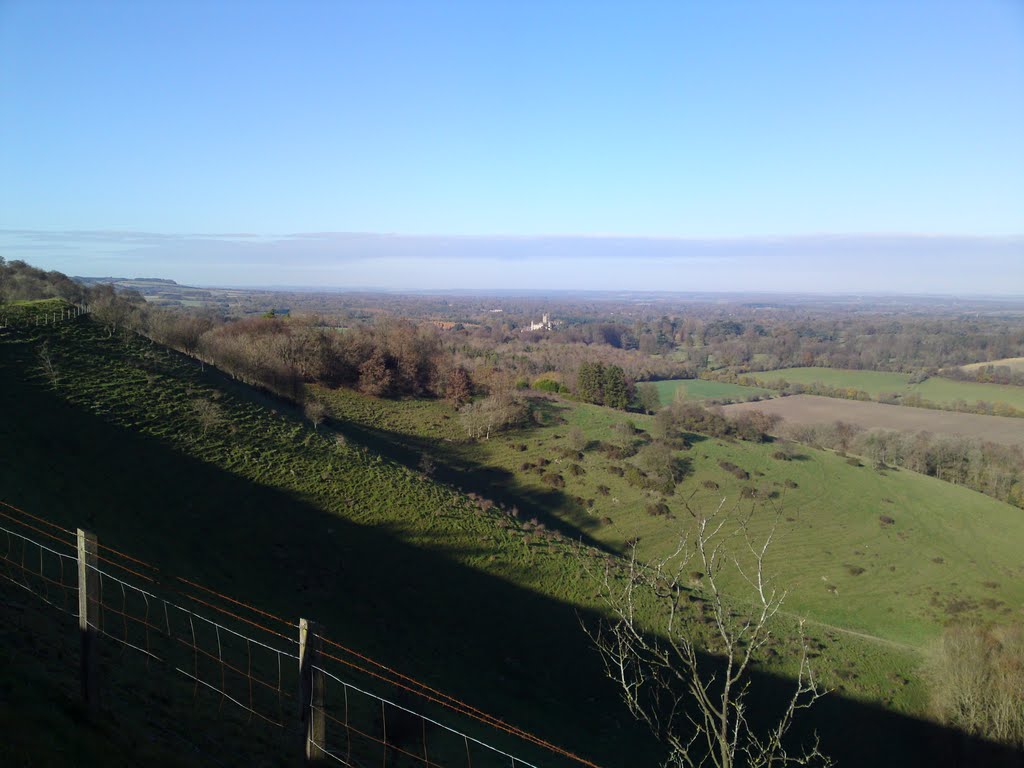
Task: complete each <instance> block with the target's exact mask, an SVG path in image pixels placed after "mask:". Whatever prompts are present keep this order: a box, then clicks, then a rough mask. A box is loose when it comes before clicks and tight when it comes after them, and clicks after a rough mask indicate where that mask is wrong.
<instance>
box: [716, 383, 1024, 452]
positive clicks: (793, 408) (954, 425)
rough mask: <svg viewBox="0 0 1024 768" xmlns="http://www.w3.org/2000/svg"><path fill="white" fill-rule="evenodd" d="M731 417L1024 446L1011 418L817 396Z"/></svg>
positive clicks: (748, 406) (762, 405)
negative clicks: (767, 416)
mask: <svg viewBox="0 0 1024 768" xmlns="http://www.w3.org/2000/svg"><path fill="white" fill-rule="evenodd" d="M725 410H726V412H727V413H729V414H733V415H735V414H737V413H742V412H744V411H751V410H758V411H762V412H764V413H771V414H777V415H779V416H781V417H782V418H783V419H785V420H786V421H788V422H790V423H792V424H827V423H831V422H834V421H845V422H849V423H850V424H856V425H857V426H859V427H864V428H865V429H896V430H902V431H911V432H917V431H921V430H924V431H928V432H934V433H935V434H942V435H963V436H964V437H976V438H981V439H984V440H989V441H991V442H994V443H1003V444H1004V445H1021V446H1024V424H1022V423H1021V420H1020V419H1017V418H1011V417H1007V416H982V415H978V414H973V413H954V412H951V411H937V410H931V409H928V408H911V407H908V406H903V405H885V404H883V403H869V402H864V401H860V400H841V399H837V398H832V397H819V396H817V395H793V396H791V397H780V398H776V399H774V400H765V401H762V402H758V403H738V404H736V405H729V406H726V408H725Z"/></svg>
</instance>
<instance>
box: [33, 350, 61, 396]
mask: <svg viewBox="0 0 1024 768" xmlns="http://www.w3.org/2000/svg"><path fill="white" fill-rule="evenodd" d="M36 358H37V359H38V360H39V369H40V370H41V371H42V372H43V375H44V376H46V378H47V380H48V381H49V382H50V385H51V386H52V387H54V388H56V386H57V384H58V383H59V382H60V371H59V370H58V369H57V361H56V360H54V357H53V353H52V352H51V351H50V347H49V345H48V344H47V343H46V342H45V341H44V342H43V343H42V344H40V345H39V348H38V349H37V350H36Z"/></svg>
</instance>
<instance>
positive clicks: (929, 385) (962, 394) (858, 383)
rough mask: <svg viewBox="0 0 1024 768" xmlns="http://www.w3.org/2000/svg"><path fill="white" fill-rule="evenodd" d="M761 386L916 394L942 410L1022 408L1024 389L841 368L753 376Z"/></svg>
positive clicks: (796, 370) (770, 372) (1023, 407)
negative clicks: (960, 403)
mask: <svg viewBox="0 0 1024 768" xmlns="http://www.w3.org/2000/svg"><path fill="white" fill-rule="evenodd" d="M752 375H753V376H754V377H755V378H756V379H757V380H758V381H759V382H761V383H763V384H766V385H767V384H772V383H775V382H778V381H780V380H784V381H788V382H790V383H793V384H805V385H810V384H815V383H819V382H820V383H822V384H825V385H826V386H829V387H849V388H851V389H855V390H861V391H862V392H866V393H867V394H868V395H869V396H870V397H872V398H874V399H877V398H878V397H879V396H882V395H890V394H895V395H898V396H901V397H904V396H907V395H917V396H919V397H921V398H922V399H924V400H928V401H931V402H933V403H936V404H937V405H939V406H941V407H943V408H953V407H954V405H955V403H956V401H958V400H960V401H963V402H965V403H970V404H973V403H975V402H979V401H983V402H987V403H1006V404H1007V405H1011V406H1013V407H1014V408H1018V409H1024V387H1014V386H1010V385H1007V384H978V383H977V382H971V381H954V380H953V379H944V378H942V377H939V376H933V377H931V378H929V379H925V380H924V381H922V382H921V383H919V384H911V383H910V375H909V374H905V373H887V372H884V371H851V370H844V369H841V368H782V369H779V370H776V371H764V372H761V373H756V374H752Z"/></svg>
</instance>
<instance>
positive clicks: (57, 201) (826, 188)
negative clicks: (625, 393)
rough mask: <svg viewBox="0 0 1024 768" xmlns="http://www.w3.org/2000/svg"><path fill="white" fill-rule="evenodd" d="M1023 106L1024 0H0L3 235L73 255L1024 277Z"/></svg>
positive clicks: (236, 272) (989, 284)
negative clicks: (861, 264)
mask: <svg viewBox="0 0 1024 768" xmlns="http://www.w3.org/2000/svg"><path fill="white" fill-rule="evenodd" d="M1021 137H1024V2H1020V0H964V1H963V2H941V1H939V0H930V1H928V2H912V1H911V0H906V1H902V0H901V1H900V2H882V1H881V0H865V1H864V2H856V3H854V2H849V3H846V2H843V3H831V2H817V1H815V2H774V3H766V2H714V3H712V2H671V3H669V2H666V3H649V4H648V3H634V2H631V3H624V2H623V3H603V2H594V1H592V2H586V3H568V2H565V3H541V2H515V3H496V2H495V3H490V2H473V3H469V2H465V3H443V2H437V3H414V2H405V3H388V2H363V3H353V2H293V3H265V2H264V3H260V2H245V3H242V2H237V3H232V2H220V3H208V2H202V3H200V2H195V3H190V2H186V1H184V0H175V2H165V3H160V2H142V3H133V2H127V0H124V1H123V2H108V3H104V2H89V3H68V2H57V3H50V2H46V1H45V0H31V1H27V0H0V179H2V183H0V230H6V231H0V254H2V255H4V256H6V257H7V258H25V259H26V260H28V261H30V262H32V263H38V264H40V265H42V266H45V267H50V268H56V269H62V270H64V271H69V272H73V273H77V274H97V273H116V274H125V275H138V274H151V275H157V276H170V277H174V278H175V279H179V280H182V281H185V282H193V283H203V282H206V283H211V282H218V283H225V282H231V283H234V284H246V283H250V284H257V283H260V284H269V283H273V284H293V285H313V284H320V283H323V284H331V285H351V284H360V285H379V286H383V287H389V288H417V287H446V286H447V287H460V288H465V287H480V288H483V287H515V285H516V281H517V280H518V281H519V285H520V286H521V287H552V288H573V287H578V288H601V287H608V288H618V287H624V286H623V280H625V281H626V282H628V283H630V285H629V287H636V288H667V289H678V290H702V289H712V290H730V289H739V290H745V289H757V288H767V289H770V290H785V288H786V286H787V285H799V286H800V289H801V290H822V291H835V290H843V289H845V288H850V287H854V286H853V285H852V283H851V281H854V282H855V283H856V286H855V287H856V289H857V290H879V291H884V290H912V289H914V287H915V280H918V283H916V284H917V285H921V286H924V285H925V284H926V285H927V287H921V288H919V290H928V291H940V292H941V291H948V292H957V291H971V292H998V293H1004V292H1007V291H1010V292H1016V293H1024V240H1022V238H1021V235H1024V139H1022V138H1021ZM224 233H238V234H246V235H255V236H256V237H244V238H228V239H225V238H223V237H211V236H212V235H223V234H224ZM304 233H332V234H321V235H319V236H318V237H317V238H310V237H295V236H296V235H302V234H304ZM338 233H367V234H370V235H388V236H390V237H384V238H373V237H370V238H366V237H363V238H359V237H353V236H351V235H345V234H338ZM395 236H397V237H395ZM551 236H558V237H555V238H552V237H551ZM609 240H611V241H613V242H616V243H622V245H621V246H616V247H615V248H612V249H611V250H609V248H608V245H607V244H608V242H609ZM370 242H372V243H373V245H372V246H370V245H368V243H370ZM314 243H315V245H313V244H314ZM446 243H447V245H446ZM453 243H455V244H454V245H453ZM509 243H514V247H510V245H509ZM839 243H842V244H843V245H842V247H840V246H839V245H837V244H839ZM854 243H855V244H856V248H854V247H853V245H852V244H854ZM882 243H884V245H882ZM769 244H770V245H769ZM851 249H853V250H851ZM854 252H856V253H857V254H861V256H860V257H859V258H864V259H867V260H868V261H871V262H872V263H874V262H875V261H877V262H878V263H880V264H883V265H885V266H887V267H888V269H881V270H878V269H859V270H858V269H856V268H853V267H851V266H850V265H849V264H848V263H846V262H848V261H849V259H850V258H851V257H852V256H851V254H853V253H854ZM517 264H518V265H521V266H522V269H515V270H510V266H516V265H517ZM937 265H939V266H941V268H940V269H936V266H937ZM738 267H742V268H741V269H738ZM730 277H731V278H732V282H731V283H730V284H729V285H725V284H723V283H727V282H729V279H730ZM644 280H649V281H651V282H653V283H655V284H653V285H643V284H641V283H643V282H644ZM428 283H429V284H428ZM542 283H543V284H542Z"/></svg>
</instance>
